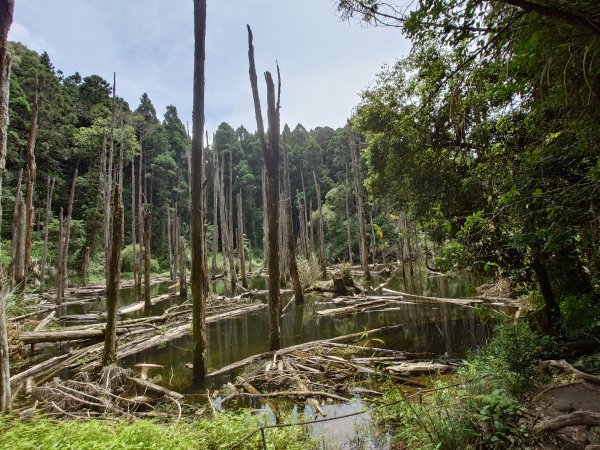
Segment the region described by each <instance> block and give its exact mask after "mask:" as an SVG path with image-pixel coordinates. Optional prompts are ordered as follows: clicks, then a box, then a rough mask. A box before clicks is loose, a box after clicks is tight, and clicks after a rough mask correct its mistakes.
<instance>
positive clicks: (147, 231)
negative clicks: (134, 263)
mask: <svg viewBox="0 0 600 450" xmlns="http://www.w3.org/2000/svg"><path fill="white" fill-rule="evenodd" d="M151 234H152V221H151V217H150V211H149V210H146V211H144V308H150V307H151V306H152V303H151V302H150V239H151Z"/></svg>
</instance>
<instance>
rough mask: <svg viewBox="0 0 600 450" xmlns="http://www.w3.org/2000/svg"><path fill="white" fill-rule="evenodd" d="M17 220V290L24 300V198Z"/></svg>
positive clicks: (14, 233) (14, 236)
mask: <svg viewBox="0 0 600 450" xmlns="http://www.w3.org/2000/svg"><path fill="white" fill-rule="evenodd" d="M18 202H19V204H18V208H17V220H16V221H15V223H14V229H13V239H14V240H15V260H14V271H15V289H16V292H17V294H18V295H19V296H20V297H21V298H23V296H24V294H25V284H26V281H27V274H26V272H27V271H26V267H25V264H26V261H25V247H26V242H25V241H26V239H27V230H26V217H25V216H26V206H25V201H24V200H23V197H22V196H19V198H18Z"/></svg>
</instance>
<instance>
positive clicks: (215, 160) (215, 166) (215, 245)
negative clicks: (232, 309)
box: [211, 139, 219, 278]
mask: <svg viewBox="0 0 600 450" xmlns="http://www.w3.org/2000/svg"><path fill="white" fill-rule="evenodd" d="M212 177H213V236H212V238H213V241H212V264H211V272H212V276H213V278H215V277H216V276H217V252H218V251H219V219H218V217H219V216H218V214H219V157H218V156H217V150H216V148H215V145H214V139H213V151H212Z"/></svg>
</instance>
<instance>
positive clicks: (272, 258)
mask: <svg viewBox="0 0 600 450" xmlns="http://www.w3.org/2000/svg"><path fill="white" fill-rule="evenodd" d="M248 60H249V65H250V68H249V74H250V85H251V87H252V97H253V99H254V112H255V116H256V125H257V128H258V137H259V140H260V146H261V149H262V154H263V160H264V163H265V169H266V185H267V196H266V199H267V216H268V217H267V219H268V220H267V222H268V243H269V255H268V256H269V270H268V273H269V319H270V320H269V321H270V326H269V338H270V347H271V350H277V349H279V348H280V347H281V330H280V320H279V319H280V314H279V311H280V309H281V308H280V304H281V298H280V292H279V277H280V274H279V240H278V238H279V221H278V220H277V212H278V210H279V209H278V205H277V203H278V200H279V133H280V127H279V94H280V92H281V82H280V81H279V79H278V95H277V102H276V100H275V85H274V83H273V78H272V76H271V73H270V72H265V81H266V84H267V117H268V121H269V144H268V145H267V141H266V137H265V127H264V123H263V119H262V112H261V108H260V98H259V95H258V80H257V77H256V66H255V63H254V46H253V45H252V30H251V29H250V26H248ZM277 75H278V78H279V68H277Z"/></svg>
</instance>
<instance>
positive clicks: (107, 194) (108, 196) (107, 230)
mask: <svg viewBox="0 0 600 450" xmlns="http://www.w3.org/2000/svg"><path fill="white" fill-rule="evenodd" d="M116 89H117V74H116V73H113V89H112V119H111V125H110V141H109V143H108V158H107V164H108V166H107V167H106V171H105V181H104V276H105V279H106V284H107V285H108V279H109V276H110V259H111V251H110V246H111V243H112V239H111V237H112V236H111V234H112V233H111V227H112V224H111V220H110V219H111V210H110V207H111V201H112V189H113V186H112V184H113V178H112V175H113V157H114V148H115V108H116V103H115V98H116V93H117V90H116Z"/></svg>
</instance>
